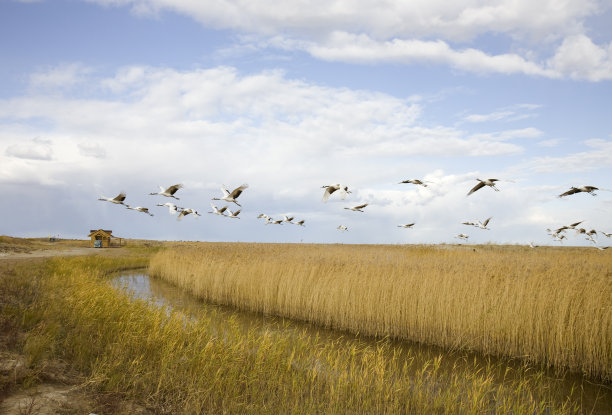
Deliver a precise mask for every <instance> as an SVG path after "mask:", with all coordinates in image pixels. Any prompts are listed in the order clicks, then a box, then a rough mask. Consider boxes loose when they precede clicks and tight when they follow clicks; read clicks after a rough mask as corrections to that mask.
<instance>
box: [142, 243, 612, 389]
mask: <svg viewBox="0 0 612 415" xmlns="http://www.w3.org/2000/svg"><path fill="white" fill-rule="evenodd" d="M149 272H150V274H151V275H153V276H157V277H160V278H163V279H165V280H167V281H170V282H172V283H173V284H176V285H178V286H180V287H183V288H184V289H186V290H188V291H190V292H192V293H193V294H195V295H197V296H198V297H201V298H203V299H205V300H207V301H212V302H216V303H220V304H227V305H233V306H236V307H239V308H241V309H246V310H251V311H256V312H262V313H267V314H274V315H279V316H284V317H289V318H293V319H301V320H307V321H311V322H315V323H318V324H322V325H325V326H328V327H332V328H337V329H342V330H350V331H353V332H359V333H362V334H368V335H379V336H389V337H393V338H402V339H407V340H411V341H417V342H422V343H426V344H434V345H439V346H442V347H445V348H450V349H471V350H476V351H479V352H483V353H485V354H492V355H498V356H509V357H519V358H523V359H525V360H527V361H529V362H535V363H537V364H541V365H544V366H548V367H554V368H558V369H560V370H570V371H576V372H582V373H583V374H584V375H585V376H587V377H588V378H592V379H599V380H603V381H610V380H612V255H610V252H607V251H606V252H602V251H598V250H594V249H583V248H538V249H529V248H524V247H518V246H506V247H496V246H479V247H474V248H473V249H472V247H453V246H365V245H301V244H300V245H287V244H200V245H198V246H194V247H180V248H174V249H168V250H163V251H161V252H159V253H157V254H156V255H154V256H153V257H152V259H151V263H150V268H149Z"/></svg>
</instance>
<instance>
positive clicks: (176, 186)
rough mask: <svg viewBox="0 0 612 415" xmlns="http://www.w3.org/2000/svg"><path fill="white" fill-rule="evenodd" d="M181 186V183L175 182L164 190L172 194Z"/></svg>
mask: <svg viewBox="0 0 612 415" xmlns="http://www.w3.org/2000/svg"><path fill="white" fill-rule="evenodd" d="M182 188H183V185H182V184H180V183H179V184H175V185H172V186H170V187H169V188H167V189H166V192H167V193H169V194H171V195H173V194H175V193H176V192H177V190H178V189H182Z"/></svg>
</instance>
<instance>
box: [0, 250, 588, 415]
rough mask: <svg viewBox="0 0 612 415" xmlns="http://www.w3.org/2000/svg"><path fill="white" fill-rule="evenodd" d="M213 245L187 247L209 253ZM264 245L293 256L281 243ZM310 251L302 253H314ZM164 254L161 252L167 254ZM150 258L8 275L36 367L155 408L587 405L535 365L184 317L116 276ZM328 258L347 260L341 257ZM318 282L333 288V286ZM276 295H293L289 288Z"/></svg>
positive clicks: (449, 409)
mask: <svg viewBox="0 0 612 415" xmlns="http://www.w3.org/2000/svg"><path fill="white" fill-rule="evenodd" d="M217 248H219V249H221V250H224V249H227V247H226V246H225V247H224V246H217ZM240 248H246V247H240ZM252 249H254V248H251V249H248V248H246V249H238V248H235V249H234V254H235V255H234V257H235V256H241V255H244V256H245V258H247V257H249V256H252V255H253V254H254V252H253V251H252ZM326 249H329V247H326ZM326 249H321V248H318V250H317V252H318V253H319V254H320V261H319V262H322V263H323V262H325V261H323V259H324V258H328V259H329V258H330V257H329V256H328V253H326ZM207 250H208V248H207V249H204V250H193V251H189V252H190V253H196V252H198V253H199V254H200V255H202V254H204V253H205V251H207ZM264 250H265V251H266V252H268V253H275V254H286V253H287V252H288V251H285V248H279V247H276V248H275V249H273V250H272V251H273V252H272V251H270V248H269V247H266V248H265V249H264ZM300 250H301V252H302V256H303V255H304V252H305V250H304V248H300ZM330 253H331V251H330ZM175 254H177V253H176V252H175ZM183 254H184V253H183ZM287 255H290V254H287ZM163 257H164V256H163V255H162V254H160V255H159V257H158V258H157V261H159V260H160V259H161V258H163ZM212 257H213V256H212V255H211V256H208V257H206V258H201V259H209V260H210V259H212ZM276 258H277V259H278V260H282V258H285V259H286V258H287V256H283V255H280V256H277V257H276ZM225 259H226V260H229V259H230V258H228V257H226V258H225ZM234 259H235V258H234ZM362 259H363V260H364V261H367V260H368V258H366V256H363V258H362ZM229 263H230V262H228V264H229ZM141 264H143V259H142V258H127V259H122V258H100V257H99V258H95V257H88V258H70V259H55V260H52V261H50V262H49V263H48V265H47V266H46V268H45V269H44V270H43V271H42V272H40V271H38V272H36V273H30V272H29V271H28V270H27V269H25V270H22V271H20V272H19V273H16V274H13V275H12V276H10V278H7V279H6V280H2V281H0V294H1V293H3V292H5V290H8V291H6V292H7V295H8V292H9V291H10V290H12V289H13V288H12V287H15V286H16V285H19V286H23V287H24V289H23V290H21V291H20V293H21V296H22V297H23V296H24V295H27V296H28V297H29V298H30V299H31V301H28V302H27V304H28V310H27V313H25V314H24V317H23V320H22V324H23V325H24V327H25V328H26V329H27V331H28V334H27V338H26V340H25V346H24V348H25V351H26V353H27V355H28V358H29V364H30V365H31V366H36V365H44V360H45V359H47V358H49V357H59V358H61V359H62V360H64V361H67V362H70V364H71V365H72V366H73V367H75V368H77V369H79V370H80V371H82V372H83V373H85V374H86V375H87V376H88V379H87V382H86V384H87V385H89V388H92V389H94V390H100V391H103V392H112V393H120V394H122V395H123V396H125V397H126V398H128V399H133V400H136V401H138V402H141V403H143V404H145V405H147V406H148V407H149V408H151V409H152V411H153V412H154V413H169V414H170V413H172V414H180V413H185V414H192V413H202V414H206V413H210V414H219V413H228V414H261V413H292V414H312V413H326V414H335V413H347V414H349V413H350V414H372V413H388V414H396V413H397V414H409V413H410V414H411V413H415V414H482V413H512V414H547V413H555V414H568V413H576V412H578V411H580V407H579V406H578V405H579V402H578V401H577V400H576V396H568V397H567V399H566V400H563V401H562V402H556V403H554V402H552V401H551V391H550V385H548V384H546V383H544V382H542V378H541V373H539V372H537V371H533V370H530V369H525V370H523V369H517V370H516V372H515V371H514V370H510V372H511V373H509V372H507V373H506V374H507V379H506V380H505V381H504V382H502V383H497V384H495V383H493V377H494V376H495V375H494V374H495V373H497V372H499V370H500V368H499V367H497V366H495V365H492V364H484V365H481V364H479V363H477V362H476V361H474V362H473V363H470V362H467V363H466V362H462V363H461V362H455V364H456V370H450V371H441V370H440V367H441V364H442V360H443V359H446V358H445V357H442V356H439V357H437V358H434V359H429V360H427V361H425V362H424V363H418V364H417V363H415V362H417V361H421V360H420V359H416V358H414V356H405V357H402V358H399V355H398V351H396V350H394V349H393V348H392V347H391V345H390V343H389V342H387V341H380V342H379V343H378V346H376V347H373V346H366V345H364V346H352V347H348V348H347V347H345V345H344V344H343V343H334V342H329V341H323V340H321V339H319V338H318V337H316V336H310V335H308V334H306V333H301V334H300V333H296V334H295V335H292V336H287V335H286V333H281V332H273V331H267V330H262V328H258V327H254V328H252V329H250V330H248V332H245V331H244V330H243V329H242V328H240V327H238V325H235V324H232V323H230V324H229V325H227V326H218V325H217V324H216V323H215V322H214V321H213V319H212V318H211V316H209V315H207V314H206V313H203V314H202V316H199V318H186V317H185V316H184V315H182V314H181V313H178V312H169V311H168V310H164V309H160V308H158V307H156V306H154V305H153V304H151V303H148V302H145V301H141V300H132V299H131V298H130V297H128V296H127V295H124V294H122V293H121V292H120V291H118V290H116V289H114V288H113V287H112V286H111V284H110V283H109V279H108V276H107V274H108V272H109V271H111V270H115V269H117V268H124V267H127V268H131V267H134V266H137V265H141ZM321 266H322V267H323V270H327V268H326V267H328V266H329V267H330V268H329V269H331V270H333V269H336V271H339V270H341V269H342V268H343V265H342V261H339V262H336V261H330V262H329V263H328V264H327V265H324V264H323V265H321ZM272 269H273V268H272ZM296 272H297V271H296ZM336 274H338V273H336ZM244 278H245V279H248V278H250V277H249V276H245V277H244ZM294 278H297V274H294ZM319 280H320V282H319V283H320V284H321V285H327V286H328V287H329V288H332V290H331V291H332V292H333V285H334V284H332V283H330V284H324V283H325V281H326V280H327V279H326V278H319ZM332 281H333V280H332ZM226 283H229V281H225V282H224V284H226ZM335 283H336V284H337V281H336V282H335ZM255 285H257V284H255ZM26 287H27V289H26ZM252 287H254V286H252ZM302 289H305V288H302ZM323 291H325V290H323ZM27 293H29V294H27ZM258 293H260V294H261V293H262V291H261V290H260V291H258ZM321 295H322V296H324V293H322V294H321ZM277 296H280V297H284V296H283V295H281V293H280V290H279V292H278V293H277ZM363 297H364V298H365V297H367V295H363ZM314 298H316V297H314ZM15 311H16V310H13V311H12V312H11V313H10V314H9V313H8V310H7V309H4V308H3V309H2V315H3V316H4V315H7V316H8V315H10V316H11V317H10V318H11V319H15V318H16V317H17V316H18V315H19V314H20V313H19V312H15ZM5 313H6V314H5ZM41 362H42V363H41ZM449 363H450V364H451V365H452V361H451V362H449ZM553 387H554V386H553ZM587 410H588V408H587Z"/></svg>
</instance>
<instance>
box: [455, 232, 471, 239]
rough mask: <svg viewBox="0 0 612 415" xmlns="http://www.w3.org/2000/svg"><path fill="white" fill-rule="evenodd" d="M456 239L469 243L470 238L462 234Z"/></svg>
mask: <svg viewBox="0 0 612 415" xmlns="http://www.w3.org/2000/svg"><path fill="white" fill-rule="evenodd" d="M456 238H458V239H463V240H464V241H467V240H468V238H469V236H468V235H466V234H464V233H460V234H459V235H457V236H456Z"/></svg>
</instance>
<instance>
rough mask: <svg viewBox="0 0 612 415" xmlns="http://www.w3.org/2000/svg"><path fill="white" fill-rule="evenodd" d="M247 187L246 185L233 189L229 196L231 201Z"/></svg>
mask: <svg viewBox="0 0 612 415" xmlns="http://www.w3.org/2000/svg"><path fill="white" fill-rule="evenodd" d="M247 187H249V185H248V184H243V185H242V186H240V187H237V188H235V189H234V190H233V191H232V193H230V196H231V197H232V198H233V199H236V198H237V197H238V196H240V195H241V194H242V191H243V190H244V189H246V188H247Z"/></svg>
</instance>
